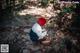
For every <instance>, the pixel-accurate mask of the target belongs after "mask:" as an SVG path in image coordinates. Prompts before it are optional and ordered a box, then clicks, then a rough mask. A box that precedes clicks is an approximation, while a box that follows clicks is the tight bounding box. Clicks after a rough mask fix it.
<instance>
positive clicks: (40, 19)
mask: <svg viewBox="0 0 80 53" xmlns="http://www.w3.org/2000/svg"><path fill="white" fill-rule="evenodd" d="M45 23H46V19H45V18H44V17H40V18H39V19H38V24H39V25H40V26H44V25H45Z"/></svg>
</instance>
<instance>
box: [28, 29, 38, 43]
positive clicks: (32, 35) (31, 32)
mask: <svg viewBox="0 0 80 53" xmlns="http://www.w3.org/2000/svg"><path fill="white" fill-rule="evenodd" d="M29 35H30V39H31V40H32V42H38V38H39V37H38V36H37V34H36V33H35V32H33V31H32V29H31V31H30V33H29Z"/></svg>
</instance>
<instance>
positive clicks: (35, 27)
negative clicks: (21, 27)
mask: <svg viewBox="0 0 80 53" xmlns="http://www.w3.org/2000/svg"><path fill="white" fill-rule="evenodd" d="M32 31H33V32H35V33H36V34H37V35H38V37H39V39H43V37H45V36H46V35H47V31H46V30H45V29H42V28H41V26H40V25H39V24H38V23H35V24H34V25H33V27H32Z"/></svg>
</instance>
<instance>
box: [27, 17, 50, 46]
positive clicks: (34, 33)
mask: <svg viewBox="0 0 80 53" xmlns="http://www.w3.org/2000/svg"><path fill="white" fill-rule="evenodd" d="M45 24H46V19H45V18H43V17H41V18H39V19H38V21H37V23H35V24H34V25H33V27H32V29H31V31H30V33H29V35H30V39H31V40H32V42H34V43H42V44H44V45H45V44H48V43H50V38H49V37H48V36H47V31H46V30H45V29H42V27H43V26H44V25H45Z"/></svg>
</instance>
